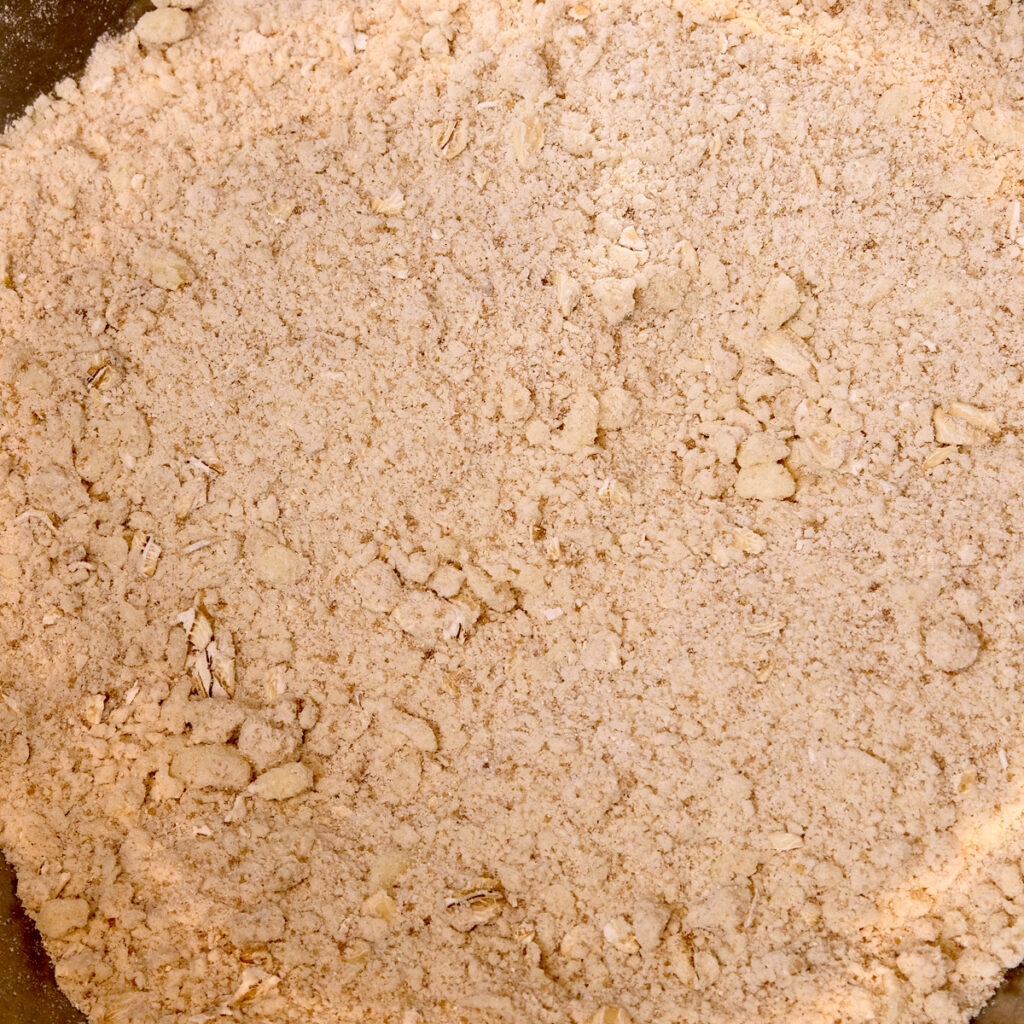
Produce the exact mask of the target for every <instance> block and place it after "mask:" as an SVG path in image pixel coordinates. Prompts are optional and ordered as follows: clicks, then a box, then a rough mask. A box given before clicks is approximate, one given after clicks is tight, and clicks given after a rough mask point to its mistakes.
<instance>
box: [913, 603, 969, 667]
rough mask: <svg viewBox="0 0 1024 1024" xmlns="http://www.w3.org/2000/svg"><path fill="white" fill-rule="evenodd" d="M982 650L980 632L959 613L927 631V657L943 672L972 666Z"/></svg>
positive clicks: (925, 642) (941, 620)
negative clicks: (976, 631)
mask: <svg viewBox="0 0 1024 1024" xmlns="http://www.w3.org/2000/svg"><path fill="white" fill-rule="evenodd" d="M980 651H981V641H980V640H979V639H978V634H977V633H975V632H974V630H972V629H971V627H970V626H968V625H967V623H966V622H964V620H963V619H961V618H960V616H959V615H947V616H945V618H942V619H939V621H938V622H936V623H934V624H933V625H931V626H929V627H928V629H927V630H926V631H925V634H924V653H925V657H926V658H927V659H928V660H929V661H930V662H931V663H932V664H933V665H934V666H935V667H936V668H937V669H939V670H940V671H942V672H962V671H963V670H964V669H965V668H970V667H971V665H973V664H974V663H975V661H977V660H978V654H979V653H980Z"/></svg>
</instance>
